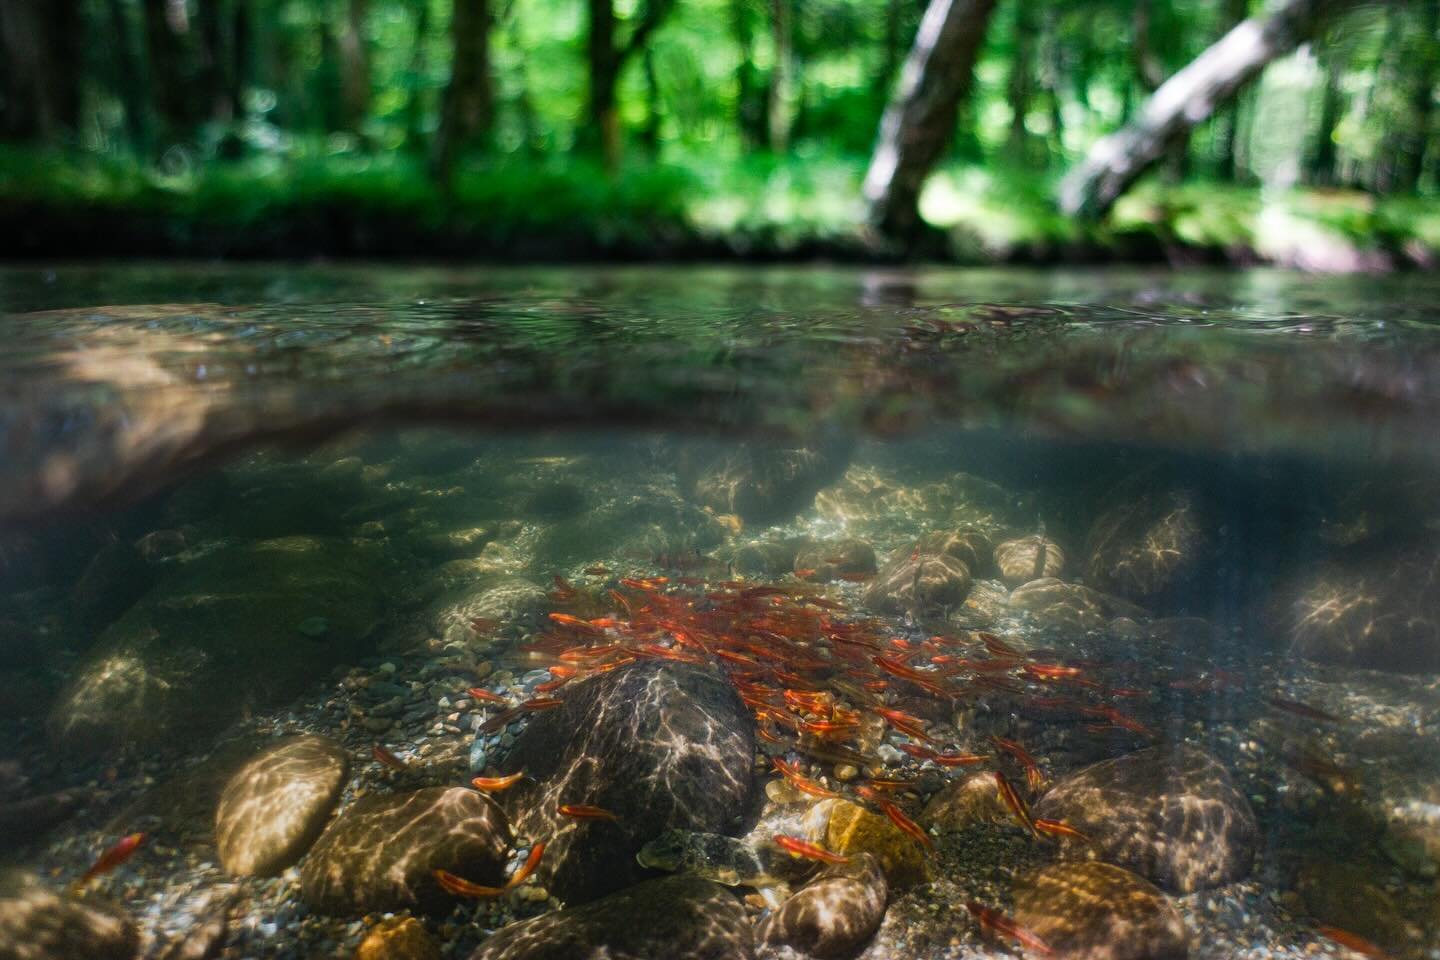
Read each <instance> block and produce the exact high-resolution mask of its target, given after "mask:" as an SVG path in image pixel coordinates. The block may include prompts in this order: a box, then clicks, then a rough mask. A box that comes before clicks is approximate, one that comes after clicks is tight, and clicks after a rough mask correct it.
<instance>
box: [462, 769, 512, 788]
mask: <svg viewBox="0 0 1440 960" xmlns="http://www.w3.org/2000/svg"><path fill="white" fill-rule="evenodd" d="M524 778H525V771H524V770H521V771H520V772H519V773H512V774H510V776H508V777H475V778H474V779H473V780H471V781H470V785H471V786H472V787H474V788H475V789H476V790H484V791H486V792H487V793H496V792H499V791H501V790H508V789H509V788H511V787H513V786H515V784H517V783H519V782H520V781H521V780H523V779H524Z"/></svg>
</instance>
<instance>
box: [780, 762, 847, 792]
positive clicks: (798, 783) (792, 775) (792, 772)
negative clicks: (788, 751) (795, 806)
mask: <svg viewBox="0 0 1440 960" xmlns="http://www.w3.org/2000/svg"><path fill="white" fill-rule="evenodd" d="M770 762H771V763H773V764H774V765H775V769H776V770H778V771H779V772H780V774H781V776H783V777H784V778H785V779H786V780H789V781H790V782H791V783H792V784H794V786H795V789H796V790H799V791H800V792H801V793H808V794H810V796H812V797H825V798H835V797H838V796H840V794H838V793H836V792H835V791H834V790H827V789H825V788H824V787H822V786H820V784H818V783H816V782H815V781H813V780H809V779H806V778H805V777H804V776H803V775H801V773H800V771H799V770H797V769H795V768H794V767H793V766H791V765H790V764H788V763H786V762H785V761H784V760H781V759H780V758H779V757H772V758H771V760H770Z"/></svg>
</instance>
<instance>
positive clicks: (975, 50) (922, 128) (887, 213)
mask: <svg viewBox="0 0 1440 960" xmlns="http://www.w3.org/2000/svg"><path fill="white" fill-rule="evenodd" d="M1021 2H1024V0H1021ZM994 9H995V0H930V5H929V6H928V7H927V8H926V10H925V16H924V18H923V19H922V20H921V21H920V29H919V30H918V31H916V34H915V44H914V46H912V47H911V48H910V56H909V57H907V58H906V60H905V66H904V68H903V69H902V70H901V71H900V84H899V86H898V87H897V88H896V91H895V95H894V97H893V98H892V99H891V101H890V105H889V106H888V107H886V108H885V116H884V118H883V119H882V120H881V121H880V137H879V140H878V141H877V142H876V144H875V153H874V155H873V156H872V157H871V158H870V169H869V170H868V171H866V173H865V186H864V191H865V200H866V202H867V203H868V204H869V207H870V222H871V224H872V225H873V226H874V227H875V228H876V229H877V230H879V231H880V233H881V234H882V235H884V236H886V237H889V238H894V239H902V238H905V237H909V236H912V235H913V234H914V233H915V231H916V229H917V228H918V227H919V225H920V209H919V203H920V187H921V186H922V185H923V184H924V183H925V178H926V176H928V175H929V173H930V168H931V167H933V166H934V165H935V161H936V160H938V159H939V158H940V154H941V152H942V151H943V150H944V149H945V145H946V144H948V143H949V142H950V137H951V135H952V134H953V133H954V132H955V117H956V113H957V111H958V110H959V109H960V101H961V100H963V99H964V98H965V96H966V94H968V93H969V92H970V85H971V82H972V80H973V79H974V75H975V58H976V57H977V56H978V55H979V52H980V44H981V42H982V41H983V40H984V39H985V28H986V26H987V25H988V24H989V22H990V14H991V12H993V11H994Z"/></svg>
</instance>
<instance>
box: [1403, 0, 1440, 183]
mask: <svg viewBox="0 0 1440 960" xmlns="http://www.w3.org/2000/svg"><path fill="white" fill-rule="evenodd" d="M1437 31H1440V0H1424V3H1423V4H1422V5H1421V11H1420V42H1419V43H1418V44H1417V45H1416V49H1415V53H1416V57H1415V60H1414V61H1413V62H1412V63H1411V65H1410V73H1411V76H1412V79H1411V81H1410V84H1411V87H1410V111H1411V114H1412V115H1411V116H1410V117H1408V118H1406V119H1405V120H1404V121H1402V123H1403V125H1402V126H1401V129H1400V131H1399V136H1398V138H1397V143H1396V154H1397V155H1396V161H1395V164H1396V170H1395V185H1396V186H1397V187H1398V188H1400V189H1402V190H1412V191H1413V190H1415V189H1416V188H1417V187H1418V186H1419V184H1420V176H1421V174H1422V173H1423V172H1424V170H1425V152H1426V150H1427V148H1428V147H1429V146H1430V123H1431V116H1432V114H1433V107H1434V102H1435V75H1436V72H1437V68H1440V50H1437V44H1440V41H1437V40H1436V36H1435V35H1436V32H1437Z"/></svg>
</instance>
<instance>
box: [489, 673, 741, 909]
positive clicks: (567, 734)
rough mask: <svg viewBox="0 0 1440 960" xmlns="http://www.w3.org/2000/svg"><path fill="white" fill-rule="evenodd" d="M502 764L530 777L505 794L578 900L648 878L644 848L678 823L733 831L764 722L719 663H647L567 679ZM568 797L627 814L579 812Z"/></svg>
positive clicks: (555, 876)
mask: <svg viewBox="0 0 1440 960" xmlns="http://www.w3.org/2000/svg"><path fill="white" fill-rule="evenodd" d="M559 696H560V697H561V698H562V699H563V700H564V704H563V706H561V707H559V708H557V709H554V710H547V711H545V712H543V713H539V714H536V715H534V716H533V717H532V718H531V719H530V721H529V724H528V725H527V726H526V728H525V730H524V732H522V733H521V734H520V735H519V737H517V738H516V742H515V746H514V748H513V749H512V750H511V751H510V753H509V754H508V755H507V756H506V758H505V759H504V761H503V762H502V763H501V769H502V770H503V771H504V772H507V773H510V772H515V771H518V770H522V769H523V770H524V771H525V772H526V773H527V774H528V777H527V779H526V780H524V781H522V782H521V783H520V784H519V785H517V786H515V787H513V788H511V789H510V790H507V791H506V792H505V793H504V794H503V795H502V799H503V801H504V802H505V804H506V808H507V809H508V810H510V811H511V812H512V817H513V819H514V822H515V828H516V830H517V832H519V833H521V834H522V835H524V836H531V837H548V838H550V842H549V846H548V847H547V848H546V852H545V859H544V860H542V861H541V863H540V867H539V870H538V872H537V875H538V876H539V877H540V880H541V882H542V883H543V884H544V885H545V886H546V887H548V888H549V889H550V890H552V891H554V892H555V893H556V895H557V896H559V897H561V898H562V899H565V900H568V901H571V902H579V901H583V900H588V899H593V898H595V897H598V896H602V895H604V894H606V893H609V892H611V891H613V890H617V889H619V888H621V887H623V886H626V885H627V884H629V883H632V882H634V881H635V880H637V879H639V877H640V876H641V874H640V872H639V871H640V866H639V864H637V863H636V862H635V855H636V853H638V852H639V850H640V848H641V847H642V846H643V845H644V844H645V843H646V842H647V841H649V840H651V839H653V838H655V837H657V836H659V835H660V834H661V833H663V832H664V831H666V830H669V829H680V830H694V831H700V832H705V833H724V832H727V831H729V830H731V829H733V828H734V826H735V825H736V822H737V821H738V819H739V818H740V816H741V814H742V812H743V811H744V809H745V807H746V803H747V802H748V799H749V797H750V793H751V786H752V778H751V773H750V768H751V764H752V762H753V758H754V755H755V740H754V724H753V721H752V719H751V717H750V714H749V711H747V710H746V709H745V706H744V704H743V703H741V701H740V698H739V696H738V695H737V694H736V693H735V690H734V688H733V687H731V686H730V684H729V683H727V682H726V681H725V680H723V679H722V678H721V677H720V676H718V675H717V674H715V673H714V672H712V671H710V670H707V669H699V668H695V667H689V666H683V665H669V664H658V663H641V664H636V665H634V666H630V667H625V668H622V669H619V670H615V671H613V672H610V673H605V674H602V675H600V676H598V677H595V678H593V679H590V680H587V681H585V682H583V683H579V684H572V685H570V686H567V687H565V688H564V689H563V690H562V691H561V692H560V694H559ZM561 804H594V805H596V806H599V807H602V808H604V809H606V810H609V811H611V812H612V813H614V814H615V815H616V816H617V817H618V818H619V819H618V820H617V821H613V822H612V821H609V820H587V821H575V820H572V819H569V818H567V817H564V816H562V815H560V814H559V813H558V812H557V808H558V807H559V806H560V805H561Z"/></svg>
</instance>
